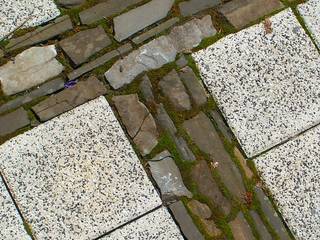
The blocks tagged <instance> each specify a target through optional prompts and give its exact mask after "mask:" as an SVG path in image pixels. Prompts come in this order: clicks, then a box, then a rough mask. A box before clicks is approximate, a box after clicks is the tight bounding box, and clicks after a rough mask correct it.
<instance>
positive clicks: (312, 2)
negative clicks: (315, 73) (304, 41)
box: [298, 0, 320, 48]
mask: <svg viewBox="0 0 320 240" xmlns="http://www.w3.org/2000/svg"><path fill="white" fill-rule="evenodd" d="M298 11H299V13H300V15H301V16H302V17H303V19H304V21H305V23H306V25H307V28H308V30H309V31H310V32H311V34H312V37H313V38H314V39H315V41H316V43H317V45H318V47H319V48H320V28H319V25H320V14H319V13H320V2H319V1H318V0H309V1H307V2H306V3H304V4H300V5H299V6H298Z"/></svg>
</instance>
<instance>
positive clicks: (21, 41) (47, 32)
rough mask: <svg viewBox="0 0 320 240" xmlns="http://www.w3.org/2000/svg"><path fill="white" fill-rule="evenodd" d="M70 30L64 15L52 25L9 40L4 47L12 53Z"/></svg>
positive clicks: (69, 24)
mask: <svg viewBox="0 0 320 240" xmlns="http://www.w3.org/2000/svg"><path fill="white" fill-rule="evenodd" d="M72 28H73V26H72V22H71V19H70V17H69V16H68V15H64V16H62V17H60V18H57V19H56V20H55V21H54V22H53V23H50V24H48V25H45V26H43V27H39V28H37V29H35V30H34V31H32V32H28V33H26V34H25V35H23V36H21V37H17V38H13V39H11V40H10V41H9V43H8V44H7V45H6V49H8V50H9V51H12V50H15V49H18V48H22V47H25V46H31V45H35V44H37V43H40V42H43V41H46V40H49V39H51V38H53V37H55V36H57V35H59V34H61V33H64V32H66V31H68V30H71V29H72Z"/></svg>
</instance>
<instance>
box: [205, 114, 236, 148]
mask: <svg viewBox="0 0 320 240" xmlns="http://www.w3.org/2000/svg"><path fill="white" fill-rule="evenodd" d="M210 115H211V117H212V118H213V120H214V122H215V123H216V124H217V127H218V129H219V130H220V131H221V133H222V134H223V136H224V137H225V138H226V139H227V140H228V141H229V142H232V140H233V139H234V138H233V136H232V132H231V130H230V128H229V127H228V126H227V125H226V124H225V122H224V120H223V117H222V116H221V115H220V113H219V111H218V110H213V111H211V112H210Z"/></svg>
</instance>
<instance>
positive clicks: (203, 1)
mask: <svg viewBox="0 0 320 240" xmlns="http://www.w3.org/2000/svg"><path fill="white" fill-rule="evenodd" d="M220 3H221V0H209V1H208V0H189V1H184V2H181V3H179V8H180V13H181V14H182V16H184V17H186V16H190V15H193V14H195V13H197V12H200V11H202V10H205V9H207V8H212V7H215V6H217V5H218V4H220Z"/></svg>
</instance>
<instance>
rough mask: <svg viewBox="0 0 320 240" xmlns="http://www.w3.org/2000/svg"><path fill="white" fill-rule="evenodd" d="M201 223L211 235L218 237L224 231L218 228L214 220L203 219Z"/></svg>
mask: <svg viewBox="0 0 320 240" xmlns="http://www.w3.org/2000/svg"><path fill="white" fill-rule="evenodd" d="M201 223H202V225H203V226H204V229H205V231H206V232H207V233H208V234H209V235H210V237H217V236H218V235H220V234H221V233H222V232H221V230H220V229H219V228H217V226H216V224H215V222H214V221H213V220H205V219H201Z"/></svg>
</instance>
